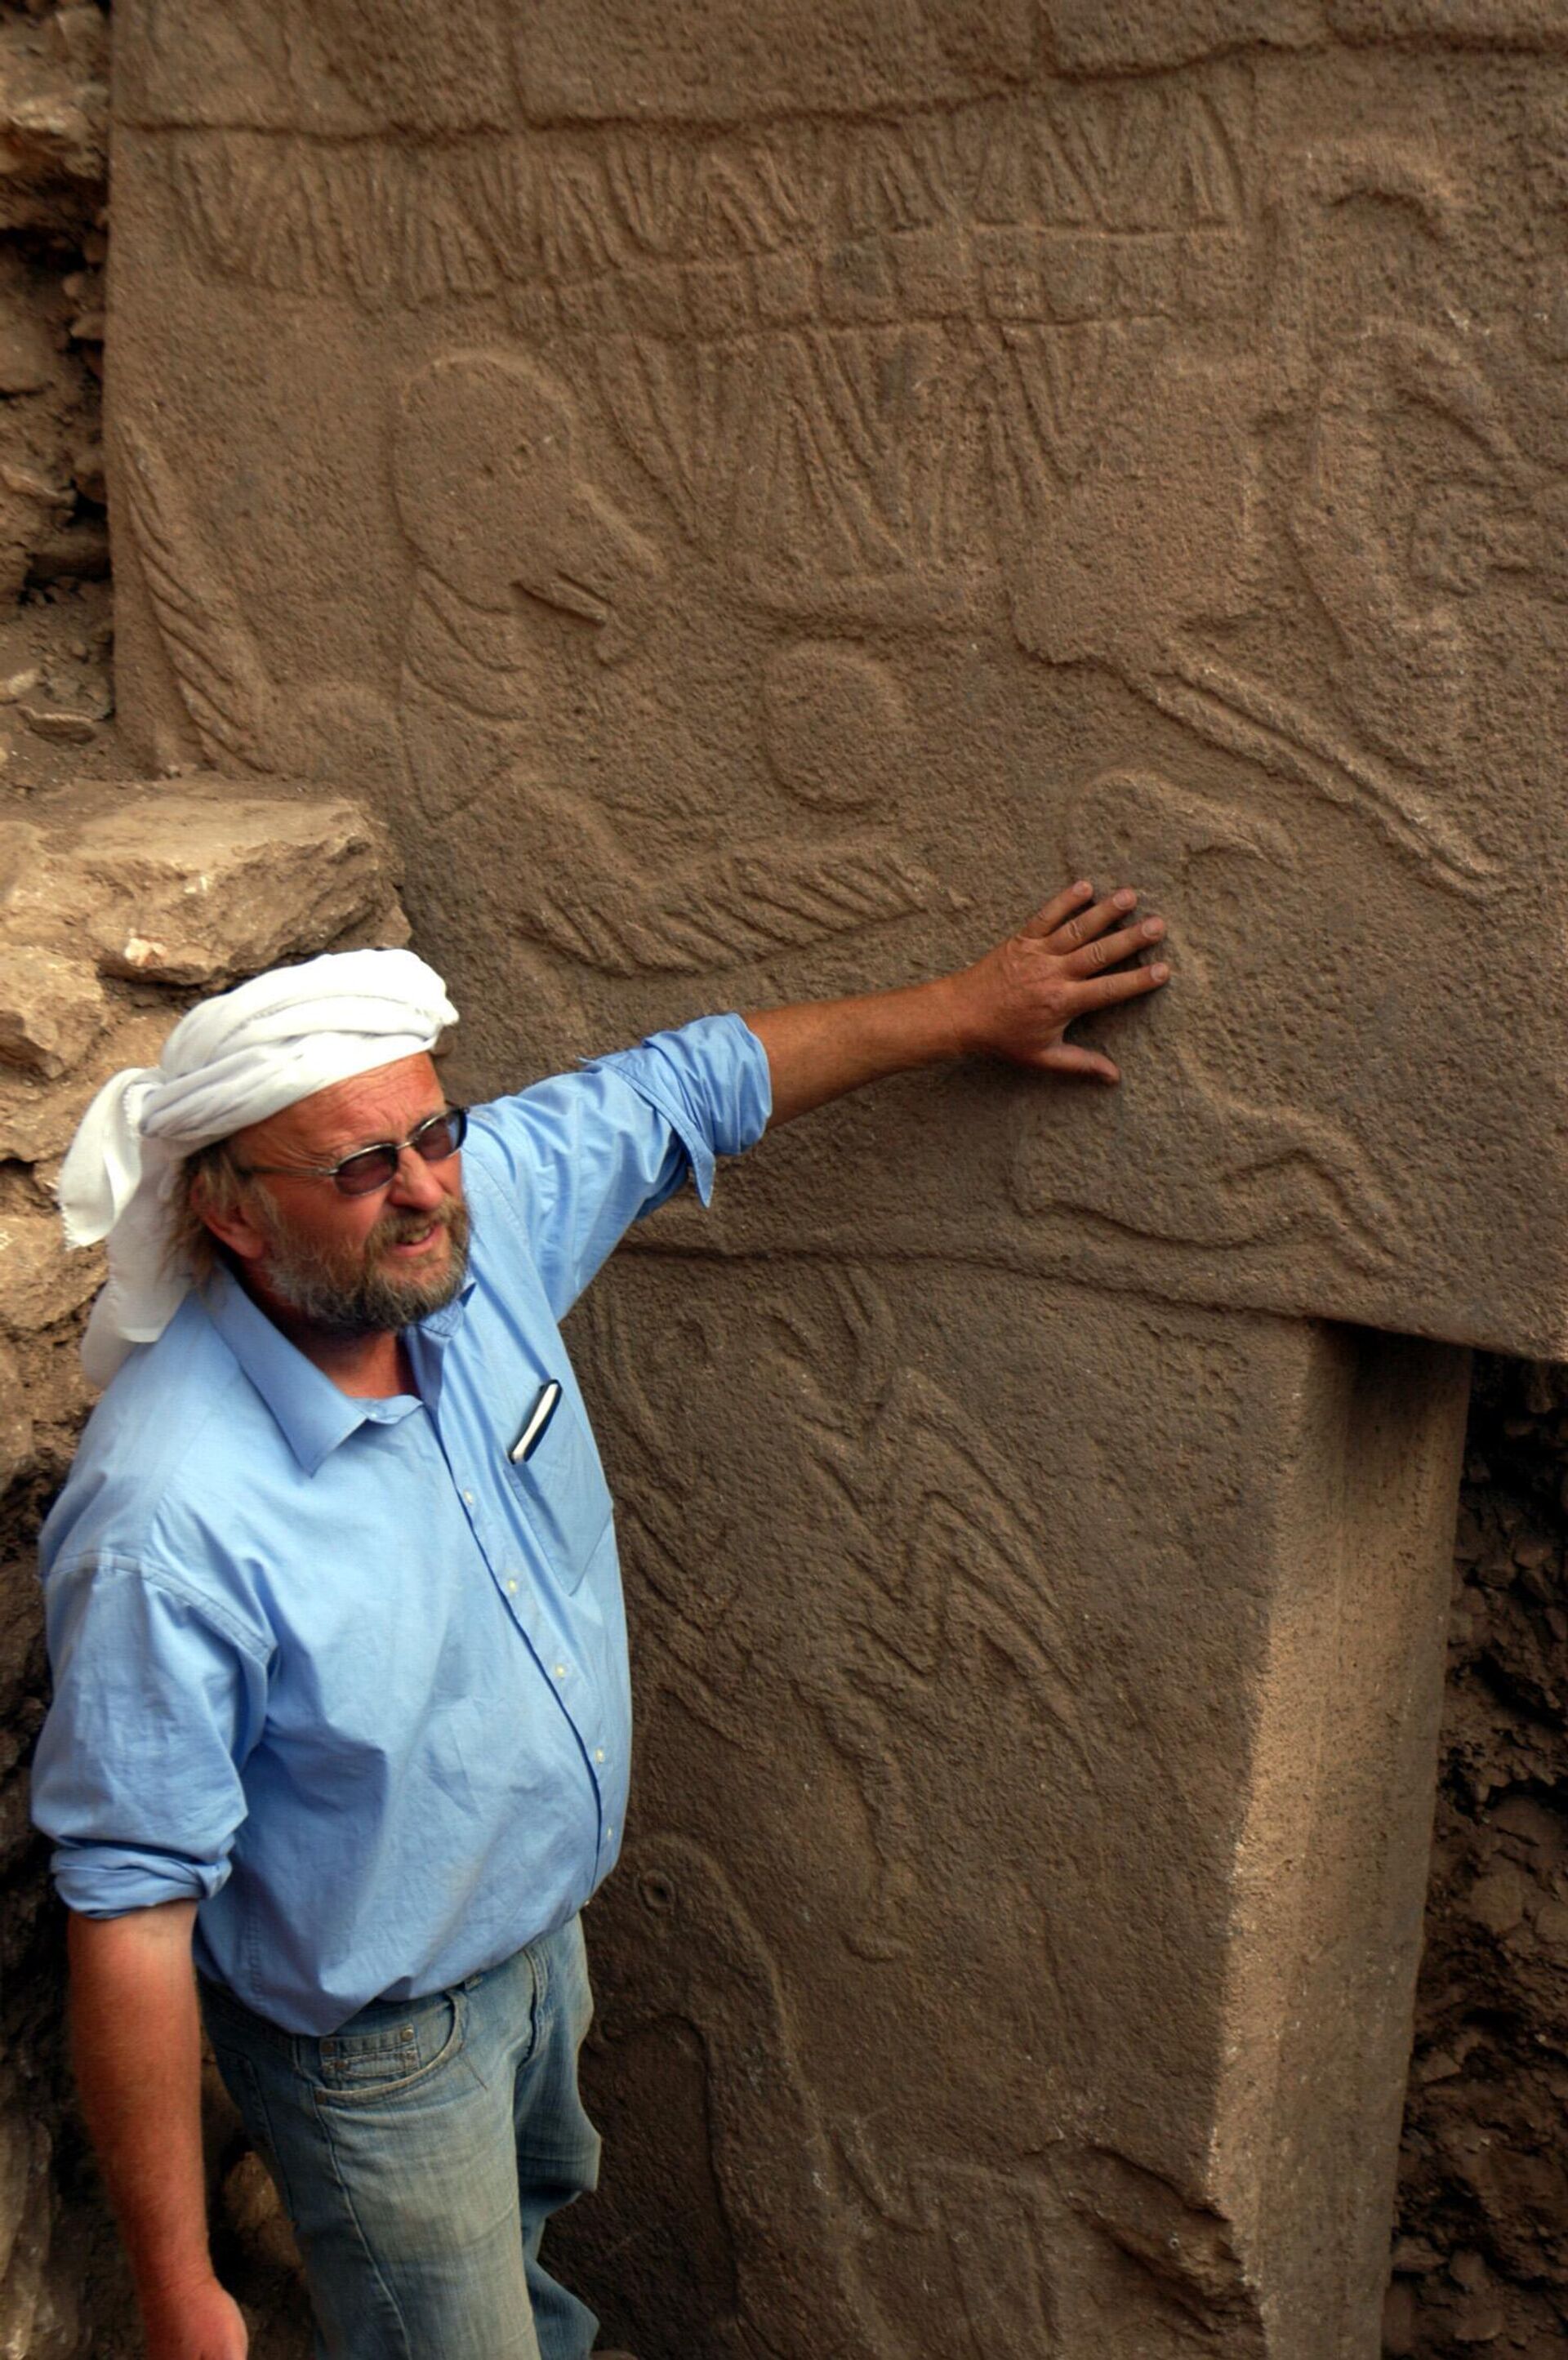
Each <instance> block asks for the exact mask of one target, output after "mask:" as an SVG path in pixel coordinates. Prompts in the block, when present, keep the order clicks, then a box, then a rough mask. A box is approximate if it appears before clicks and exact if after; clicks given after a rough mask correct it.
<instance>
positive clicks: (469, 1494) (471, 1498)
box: [463, 1491, 474, 1507]
mask: <svg viewBox="0 0 1568 2360" xmlns="http://www.w3.org/2000/svg"><path fill="white" fill-rule="evenodd" d="M463 1497H464V1499H465V1500H466V1502H467V1503H468V1505H469V1507H472V1506H473V1504H474V1494H473V1493H472V1491H465V1492H464V1494H463Z"/></svg>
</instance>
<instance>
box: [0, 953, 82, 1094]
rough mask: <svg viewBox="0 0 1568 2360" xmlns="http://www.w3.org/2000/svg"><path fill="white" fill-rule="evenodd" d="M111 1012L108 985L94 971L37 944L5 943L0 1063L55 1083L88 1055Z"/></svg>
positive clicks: (0, 975)
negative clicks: (104, 985)
mask: <svg viewBox="0 0 1568 2360" xmlns="http://www.w3.org/2000/svg"><path fill="white" fill-rule="evenodd" d="M0 939H3V937H0ZM108 1014H109V1003H108V1001H107V1000H106V999H105V998H104V989H103V986H102V985H101V984H100V983H99V981H98V978H97V977H96V975H95V974H94V973H93V969H92V968H91V967H86V966H83V965H82V962H81V961H80V960H77V959H70V958H66V957H63V956H61V955H60V953H59V952H57V951H49V950H44V949H42V948H41V947H40V946H39V945H37V944H35V943H23V942H5V947H4V951H3V953H0V1063H4V1064H5V1065H19V1066H21V1067H22V1068H23V1069H24V1071H27V1072H30V1073H35V1074H41V1075H44V1076H47V1077H49V1079H51V1080H52V1079H54V1078H56V1077H58V1076H60V1074H63V1073H65V1072H66V1071H67V1070H68V1068H69V1067H71V1065H76V1064H77V1063H78V1062H79V1061H80V1060H81V1058H82V1057H83V1056H84V1055H85V1054H86V1053H87V1051H88V1050H89V1049H90V1048H91V1047H92V1045H93V1042H94V1041H95V1040H96V1039H97V1037H98V1034H99V1033H100V1032H102V1031H103V1029H104V1024H105V1023H106V1022H107V1021H108Z"/></svg>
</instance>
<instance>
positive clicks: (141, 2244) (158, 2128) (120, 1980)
mask: <svg viewBox="0 0 1568 2360" xmlns="http://www.w3.org/2000/svg"><path fill="white" fill-rule="evenodd" d="M194 1919H195V1908H194V1905H193V1904H191V1903H186V1902H170V1903H167V1904H165V1905H164V1906H163V1907H159V1908H155V1909H138V1910H136V1911H134V1912H133V1913H132V1914H131V1915H129V1916H128V1917H110V1918H102V1919H100V1918H90V1917H77V1916H75V1915H72V1917H71V1923H70V1953H71V2044H72V2049H73V2052H74V2056H75V2062H76V2077H77V2082H78V2085H79V2087H80V2089H81V2092H82V2111H83V2112H84V2114H86V2117H87V2127H88V2129H89V2131H90V2132H91V2133H92V2136H93V2146H94V2147H95V2148H96V2150H97V2154H98V2160H99V2163H100V2165H101V2166H102V2169H103V2172H104V2180H105V2181H106V2182H107V2184H108V2190H109V2195H110V2199H111V2201H112V2202H113V2204H114V2207H115V2214H116V2216H117V2218H118V2220H119V2223H120V2230H121V2234H122V2235H123V2237H124V2239H125V2242H126V2251H127V2253H128V2255H129V2256H130V2262H131V2267H132V2270H133V2272H134V2273H135V2276H136V2281H137V2292H138V2294H139V2296H140V2298H141V2302H142V2308H143V2311H144V2312H147V2313H148V2314H149V2316H150V2315H154V2314H156V2313H158V2312H159V2311H168V2310H170V2309H174V2308H178V2307H179V2306H180V2305H181V2303H182V2302H183V2300H185V2299H186V2298H187V2297H188V2295H189V2294H190V2293H191V2291H192V2289H198V2288H201V2287H203V2286H209V2285H210V2284H211V2283H212V2278H213V2268H212V2262H211V2258H210V2256H209V2253H208V2247H207V2217H206V2191H205V2181H204V2177H203V2163H202V2038H201V2023H200V2016H199V2013H198V2009H197V2004H196V1979H195V1975H194V1972H192V1964H191V1931H192V1925H193V1923H194Z"/></svg>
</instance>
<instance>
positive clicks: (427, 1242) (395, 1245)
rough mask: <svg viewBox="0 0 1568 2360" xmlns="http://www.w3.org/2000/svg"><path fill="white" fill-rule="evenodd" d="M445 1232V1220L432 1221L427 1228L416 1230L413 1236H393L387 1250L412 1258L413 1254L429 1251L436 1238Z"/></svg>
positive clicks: (390, 1252)
mask: <svg viewBox="0 0 1568 2360" xmlns="http://www.w3.org/2000/svg"><path fill="white" fill-rule="evenodd" d="M445 1234H446V1224H445V1222H444V1221H432V1222H430V1223H429V1225H428V1226H427V1227H426V1228H424V1229H419V1230H417V1231H415V1232H414V1234H413V1235H412V1236H408V1237H400V1238H393V1239H392V1240H390V1241H389V1244H388V1245H387V1247H386V1249H385V1251H387V1252H388V1253H389V1254H391V1255H393V1256H394V1257H402V1256H408V1257H412V1256H413V1255H416V1254H422V1253H425V1252H428V1251H429V1249H430V1248H431V1247H432V1246H433V1244H434V1243H435V1241H436V1240H437V1239H438V1238H441V1237H444V1236H445Z"/></svg>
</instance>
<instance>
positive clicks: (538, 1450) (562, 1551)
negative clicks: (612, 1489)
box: [507, 1393, 610, 1590]
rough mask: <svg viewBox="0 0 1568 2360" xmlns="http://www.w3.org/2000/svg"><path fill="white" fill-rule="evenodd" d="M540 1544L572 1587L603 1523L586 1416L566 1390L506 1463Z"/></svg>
mask: <svg viewBox="0 0 1568 2360" xmlns="http://www.w3.org/2000/svg"><path fill="white" fill-rule="evenodd" d="M507 1474H508V1477H509V1479H510V1483H511V1487H512V1490H513V1491H515V1492H516V1493H517V1496H518V1498H519V1499H520V1500H521V1502H522V1508H523V1513H524V1514H525V1515H526V1516H527V1518H528V1521H529V1523H530V1524H532V1527H533V1530H534V1533H535V1534H536V1535H537V1537H538V1540H539V1543H540V1546H541V1547H542V1548H543V1550H544V1553H545V1555H546V1557H548V1558H549V1560H550V1563H551V1565H552V1566H553V1567H554V1569H555V1572H556V1574H557V1576H558V1578H559V1579H560V1581H561V1583H562V1585H563V1587H564V1588H565V1589H566V1590H576V1587H577V1585H578V1583H579V1582H580V1581H581V1580H582V1578H583V1576H584V1574H585V1573H586V1572H587V1569H588V1561H589V1559H590V1558H591V1557H592V1556H593V1554H594V1551H595V1550H596V1549H597V1548H598V1545H599V1542H600V1541H601V1540H602V1539H603V1537H604V1529H605V1526H606V1525H607V1524H609V1516H610V1498H609V1485H608V1484H607V1483H606V1481H605V1480H604V1470H603V1468H602V1467H601V1466H600V1465H599V1455H598V1450H597V1449H596V1448H594V1438H593V1436H592V1435H591V1434H590V1433H589V1432H588V1427H587V1419H586V1418H585V1417H584V1415H583V1414H582V1412H581V1410H580V1409H578V1407H577V1406H576V1403H575V1402H574V1401H573V1400H572V1399H571V1397H570V1395H569V1394H566V1393H563V1394H562V1396H561V1399H560V1400H559V1401H558V1402H557V1404H555V1410H554V1415H553V1416H552V1418H551V1420H550V1423H549V1425H548V1426H546V1427H545V1429H544V1431H543V1434H542V1435H541V1436H540V1437H539V1440H538V1441H537V1442H536V1443H535V1444H534V1446H533V1448H532V1450H531V1451H530V1452H529V1454H528V1457H527V1458H526V1459H523V1460H522V1462H521V1465H518V1466H514V1465H513V1464H512V1463H511V1462H510V1460H509V1461H508V1463H507Z"/></svg>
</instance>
